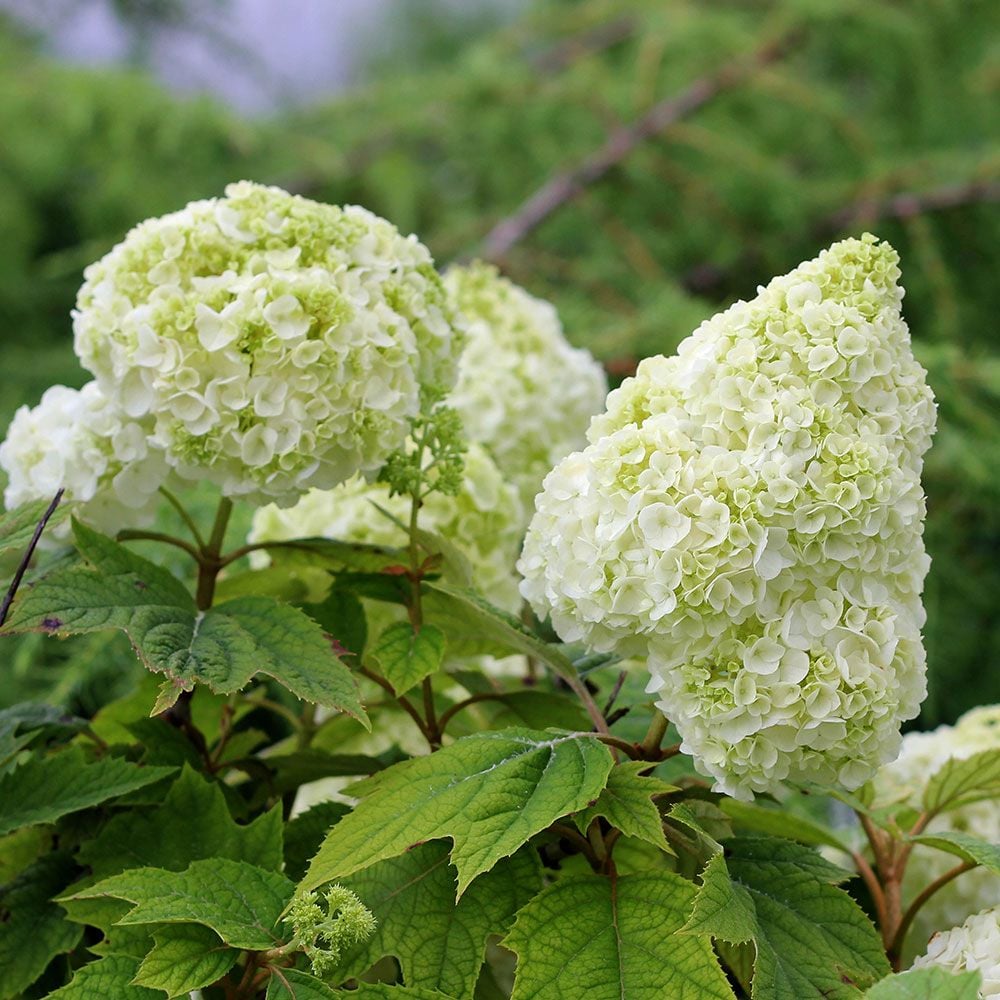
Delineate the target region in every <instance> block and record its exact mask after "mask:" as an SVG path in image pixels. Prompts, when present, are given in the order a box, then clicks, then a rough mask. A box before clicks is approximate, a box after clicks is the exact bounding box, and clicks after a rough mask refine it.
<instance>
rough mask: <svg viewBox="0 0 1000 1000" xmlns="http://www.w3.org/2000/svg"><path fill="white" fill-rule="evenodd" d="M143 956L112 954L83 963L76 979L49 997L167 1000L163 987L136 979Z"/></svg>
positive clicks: (56, 999)
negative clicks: (151, 986) (133, 981)
mask: <svg viewBox="0 0 1000 1000" xmlns="http://www.w3.org/2000/svg"><path fill="white" fill-rule="evenodd" d="M138 970H139V960H138V959H137V958H131V957H130V956H128V955H108V956H106V957H105V958H102V959H99V960H98V961H96V962H90V963H89V964H88V965H84V966H81V967H80V968H79V969H77V970H76V972H75V973H74V975H73V979H72V981H71V982H70V983H69V984H68V985H67V986H63V987H62V989H58V990H56V991H55V993H50V994H49V996H48V1000H112V998H113V1000H163V992H162V991H161V990H151V989H149V988H148V987H146V986H136V985H134V984H133V983H132V980H133V979H134V978H135V974H136V972H138Z"/></svg>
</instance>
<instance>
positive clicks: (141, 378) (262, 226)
mask: <svg viewBox="0 0 1000 1000" xmlns="http://www.w3.org/2000/svg"><path fill="white" fill-rule="evenodd" d="M85 277H86V281H85V283H84V285H83V287H82V288H81V290H80V293H79V296H78V299H77V308H76V311H75V312H74V331H75V345H76V351H77V354H78V355H79V357H80V360H81V361H82V362H83V364H84V366H85V367H86V368H88V369H89V370H90V371H91V372H93V374H94V375H95V376H96V379H97V383H98V385H99V387H100V389H101V391H102V392H103V393H104V394H105V395H106V396H107V397H108V399H109V400H111V402H112V403H114V404H115V405H116V406H118V407H119V408H120V409H121V410H122V411H123V412H124V413H125V414H127V415H128V417H129V418H131V419H132V420H134V421H136V422H138V423H139V424H140V426H141V427H142V428H143V430H144V432H145V433H146V434H148V436H149V437H150V439H151V441H152V442H153V444H154V445H155V446H156V447H158V448H159V449H161V450H162V451H163V454H164V456H165V458H166V461H167V463H168V465H169V466H170V467H171V468H172V469H173V470H175V471H176V472H177V473H179V474H180V475H181V476H182V477H184V478H187V479H194V480H200V479H209V480H210V481H213V482H215V483H217V484H218V485H219V486H220V487H221V490H222V492H223V493H224V494H225V495H228V496H247V497H249V498H251V499H252V500H254V501H256V502H268V501H270V500H275V501H277V502H279V503H292V502H294V501H295V500H296V499H297V498H298V497H299V495H301V494H302V493H303V492H305V491H306V490H307V489H309V488H310V487H314V486H315V487H320V488H329V487H332V486H335V485H336V484H337V483H340V482H343V481H344V480H346V479H348V478H349V477H350V476H352V475H353V474H354V473H355V472H358V471H362V472H368V473H370V472H374V471H375V470H377V469H379V468H380V467H381V465H382V464H383V462H384V461H385V459H386V457H387V456H388V455H389V453H390V452H392V451H393V450H394V449H396V448H398V447H400V446H401V444H402V443H403V441H404V440H405V438H406V434H407V432H408V429H409V421H410V419H411V418H412V417H413V416H414V415H416V414H417V413H418V412H419V410H420V407H421V398H422V393H421V390H422V389H423V388H427V387H434V388H435V389H437V390H444V389H447V388H449V387H450V386H451V384H452V383H453V381H454V378H455V371H456V363H457V357H458V354H459V351H460V347H461V339H462V338H461V337H460V336H459V335H458V334H457V333H456V329H455V327H454V324H453V314H452V310H451V307H450V306H449V304H448V302H447V298H446V295H445V292H444V288H443V285H442V283H441V279H440V278H439V276H438V275H437V273H436V271H435V270H434V267H433V262H432V260H431V257H430V254H429V253H428V251H427V249H426V248H425V247H424V246H423V245H422V244H421V243H419V242H418V241H417V239H416V238H415V237H412V236H411V237H403V236H401V235H400V234H399V232H398V231H397V230H396V229H395V228H394V227H393V226H392V225H391V224H390V223H388V222H386V221H385V220H384V219H380V218H378V217H377V216H375V215H372V214H371V213H370V212H367V211H365V210H364V209H362V208H357V207H350V206H349V207H346V208H339V207H336V206H332V205H322V204H318V203H316V202H312V201H309V200H307V199H305V198H300V197H296V196H293V195H290V194H288V193H286V192H285V191H282V190H280V189H278V188H271V187H263V186H261V185H257V184H251V183H248V182H242V183H239V184H233V185H230V186H229V187H228V188H227V189H226V195H225V197H224V198H220V199H215V200H211V201H202V202H194V203H192V204H190V205H188V206H187V207H186V208H185V209H183V210H182V211H180V212H177V213H174V214H172V215H167V216H164V217H163V218H160V219H151V220H148V221H147V222H144V223H142V224H140V225H139V226H137V227H136V228H135V229H133V230H132V232H131V233H129V234H128V236H127V237H126V238H125V240H124V242H122V243H121V244H120V245H119V246H117V247H115V248H114V249H113V250H112V251H111V252H110V253H109V254H108V255H107V256H106V257H104V258H103V259H102V260H100V261H98V262H97V263H96V264H93V265H91V266H90V267H89V268H88V269H87V271H86V272H85Z"/></svg>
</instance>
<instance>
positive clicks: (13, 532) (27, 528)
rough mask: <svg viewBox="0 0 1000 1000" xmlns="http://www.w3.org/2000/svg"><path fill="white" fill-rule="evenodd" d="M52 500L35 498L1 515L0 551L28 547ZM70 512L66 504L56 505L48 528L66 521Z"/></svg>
mask: <svg viewBox="0 0 1000 1000" xmlns="http://www.w3.org/2000/svg"><path fill="white" fill-rule="evenodd" d="M51 502H52V501H51V498H50V499H48V500H33V501H31V502H29V503H23V504H21V505H20V506H19V507H17V509H16V510H12V511H8V512H7V513H5V514H3V515H2V516H0V553H3V552H7V551H8V550H9V549H18V550H21V549H26V548H27V547H28V543H29V542H30V541H31V539H32V536H33V535H34V534H35V528H37V527H38V522H39V521H41V519H42V517H43V516H44V515H45V512H46V511H47V510H48V508H49V504H50V503H51ZM69 512H70V508H69V506H68V505H66V504H60V505H59V506H58V507H56V509H55V510H54V511H53V512H52V516H51V517H50V518H49V521H48V524H47V525H46V530H49V529H52V528H55V527H57V526H58V525H59V523H60V522H62V521H65V520H66V518H67V517H69Z"/></svg>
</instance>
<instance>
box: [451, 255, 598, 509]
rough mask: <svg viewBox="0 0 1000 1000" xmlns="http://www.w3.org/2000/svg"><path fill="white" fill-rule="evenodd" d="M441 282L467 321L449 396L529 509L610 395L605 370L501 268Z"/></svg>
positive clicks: (455, 273)
mask: <svg viewBox="0 0 1000 1000" xmlns="http://www.w3.org/2000/svg"><path fill="white" fill-rule="evenodd" d="M444 281H445V287H446V288H447V290H448V294H449V297H450V299H451V301H452V303H453V304H454V306H455V308H456V309H457V310H459V311H460V312H461V313H462V314H463V316H464V317H465V319H466V321H467V322H468V324H469V330H468V343H467V345H466V348H465V351H464V353H463V354H462V359H461V362H460V365H459V376H458V382H457V384H456V385H455V388H454V390H453V391H452V393H451V396H450V397H449V400H448V403H449V405H450V406H454V407H455V408H456V409H457V410H458V411H459V413H460V414H461V417H462V422H463V423H464V425H465V430H466V434H467V435H468V437H469V438H470V439H471V440H473V441H479V442H480V443H481V444H483V445H484V446H485V447H486V448H487V450H488V451H489V452H490V454H491V455H492V456H493V458H494V460H495V461H496V463H497V465H498V466H499V467H500V470H501V472H503V474H504V475H505V476H506V477H507V478H508V479H510V480H511V481H512V482H514V483H516V484H517V487H518V489H519V491H520V493H521V499H522V500H523V501H524V503H525V505H526V506H530V505H531V503H532V501H533V500H534V497H535V494H536V493H537V492H538V491H539V489H541V485H542V480H543V479H544V478H545V474H546V473H547V472H548V471H549V469H551V468H552V466H553V465H555V463H556V462H558V461H559V460H560V459H561V458H563V457H565V456H566V455H568V454H569V453H570V452H571V451H574V450H575V449H577V448H580V447H582V446H583V444H584V443H585V440H586V438H585V434H586V431H587V424H588V423H589V421H590V418H591V417H592V416H593V415H594V414H595V413H597V412H598V411H599V410H600V409H601V407H602V406H603V404H604V398H605V396H606V395H607V392H608V385H607V379H606V377H605V375H604V370H603V369H602V368H601V366H600V365H599V364H598V363H597V362H596V361H595V360H594V358H593V357H592V356H591V354H590V352H589V351H585V350H582V349H581V348H576V347H572V346H571V345H570V343H569V341H567V340H566V337H565V335H564V334H563V329H562V324H561V323H560V321H559V316H558V314H557V313H556V310H555V308H554V307H553V306H552V305H551V304H550V303H548V302H545V301H543V300H542V299H537V298H535V297H533V296H531V295H529V294H528V293H527V292H526V291H524V289H522V288H519V287H518V286H517V285H515V284H514V283H513V282H511V281H508V280H507V279H506V278H504V277H502V276H501V275H500V274H499V272H498V271H497V270H496V268H494V267H491V266H489V265H487V264H473V265H471V266H469V267H453V268H451V269H450V270H449V271H448V272H447V273H446V274H445V278H444Z"/></svg>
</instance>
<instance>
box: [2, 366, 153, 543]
mask: <svg viewBox="0 0 1000 1000" xmlns="http://www.w3.org/2000/svg"><path fill="white" fill-rule="evenodd" d="M0 468H2V469H3V470H4V472H6V473H7V476H8V483H7V488H6V490H5V492H4V504H5V505H6V507H7V508H8V509H13V508H15V507H19V506H20V505H21V504H23V503H27V502H29V501H31V500H38V499H43V498H50V497H52V496H54V495H55V493H56V491H57V490H60V489H63V490H65V497H66V500H69V501H76V502H79V503H83V504H86V513H87V519H88V520H89V521H90V522H91V523H93V524H95V525H96V526H97V527H99V528H102V529H104V530H107V531H111V532H113V531H116V530H117V529H119V528H121V527H122V525H123V524H133V523H136V522H139V521H142V520H145V519H146V518H147V517H151V516H152V512H153V508H154V507H155V506H156V499H157V496H156V494H157V490H158V489H159V487H160V485H161V484H162V483H163V480H164V478H165V476H166V474H167V471H168V470H167V464H166V461H165V459H164V456H163V453H162V452H161V451H159V450H158V449H157V448H155V447H153V446H151V444H150V442H149V440H148V439H147V436H146V434H145V432H144V431H143V429H142V428H141V427H140V426H139V425H138V424H136V423H135V422H134V421H132V420H130V419H129V418H128V417H126V416H125V415H124V414H123V413H121V411H120V410H118V409H117V407H116V406H114V405H113V404H112V403H110V402H109V400H108V399H107V398H106V397H105V396H104V394H103V393H102V392H101V391H100V389H99V388H98V387H97V383H96V382H88V383H87V384H86V385H85V386H84V387H83V388H82V389H69V388H67V387H66V386H64V385H54V386H52V387H51V388H49V389H47V390H46V391H45V394H44V395H43V396H42V399H41V402H40V403H39V404H38V405H37V406H36V407H34V408H33V409H29V408H28V407H27V406H22V407H21V408H20V409H19V410H18V411H17V413H16V414H15V415H14V419H13V421H12V422H11V425H10V427H9V429H8V431H7V438H6V440H5V441H4V442H3V444H0ZM67 532H68V527H65V528H64V530H63V531H62V534H64V535H65V534H66V533H67Z"/></svg>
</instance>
